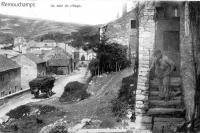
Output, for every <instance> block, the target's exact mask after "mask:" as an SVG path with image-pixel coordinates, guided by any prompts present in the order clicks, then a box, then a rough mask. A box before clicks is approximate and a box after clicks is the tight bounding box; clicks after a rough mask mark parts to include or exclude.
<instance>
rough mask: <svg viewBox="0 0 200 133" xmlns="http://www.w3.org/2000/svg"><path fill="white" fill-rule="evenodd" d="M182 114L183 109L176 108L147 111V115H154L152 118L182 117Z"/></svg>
mask: <svg viewBox="0 0 200 133" xmlns="http://www.w3.org/2000/svg"><path fill="white" fill-rule="evenodd" d="M183 113H184V109H180V108H179V109H178V108H150V109H149V110H148V111H147V114H148V115H154V116H162V115H170V116H176V115H182V114H183Z"/></svg>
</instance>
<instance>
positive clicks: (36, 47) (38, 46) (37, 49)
mask: <svg viewBox="0 0 200 133" xmlns="http://www.w3.org/2000/svg"><path fill="white" fill-rule="evenodd" d="M52 43H53V42H51V43H48V41H47V42H46V41H45V42H36V41H34V40H31V41H29V42H28V43H27V50H26V52H27V53H33V54H35V55H41V54H42V53H43V51H49V50H52V49H53V48H54V47H55V46H56V45H55V44H54V43H53V44H52Z"/></svg>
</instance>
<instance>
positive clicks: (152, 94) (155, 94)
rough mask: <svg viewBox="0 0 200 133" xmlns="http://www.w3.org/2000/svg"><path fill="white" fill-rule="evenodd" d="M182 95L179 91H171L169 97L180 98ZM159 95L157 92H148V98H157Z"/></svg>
mask: <svg viewBox="0 0 200 133" xmlns="http://www.w3.org/2000/svg"><path fill="white" fill-rule="evenodd" d="M181 94H182V93H181V91H172V92H171V94H170V96H172V97H173V96H180V95H181ZM158 95H159V91H151V92H150V96H158Z"/></svg>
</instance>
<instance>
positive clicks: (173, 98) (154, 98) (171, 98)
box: [149, 96, 182, 100]
mask: <svg viewBox="0 0 200 133" xmlns="http://www.w3.org/2000/svg"><path fill="white" fill-rule="evenodd" d="M181 99H182V98H181V96H175V97H170V100H181ZM149 100H162V98H161V97H159V96H149Z"/></svg>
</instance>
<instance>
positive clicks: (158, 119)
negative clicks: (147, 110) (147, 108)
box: [153, 117, 185, 123]
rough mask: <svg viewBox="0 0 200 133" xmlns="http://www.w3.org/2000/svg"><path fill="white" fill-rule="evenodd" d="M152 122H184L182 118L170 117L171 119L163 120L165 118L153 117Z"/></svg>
mask: <svg viewBox="0 0 200 133" xmlns="http://www.w3.org/2000/svg"><path fill="white" fill-rule="evenodd" d="M153 121H154V122H171V123H173V122H184V121H185V119H184V118H178V117H172V118H169V117H168V118H165V117H154V119H153Z"/></svg>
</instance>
